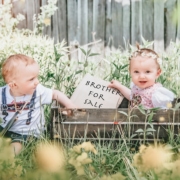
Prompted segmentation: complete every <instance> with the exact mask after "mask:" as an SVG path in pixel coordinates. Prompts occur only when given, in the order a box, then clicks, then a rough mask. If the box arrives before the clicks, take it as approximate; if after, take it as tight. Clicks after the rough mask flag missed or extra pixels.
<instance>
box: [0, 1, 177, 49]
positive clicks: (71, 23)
mask: <svg viewBox="0 0 180 180" xmlns="http://www.w3.org/2000/svg"><path fill="white" fill-rule="evenodd" d="M3 2H4V1H3V0H0V3H3ZM12 3H13V9H12V13H13V15H14V16H16V15H17V14H18V13H21V14H23V15H25V17H26V20H24V21H22V22H20V24H19V25H18V27H19V28H20V29H22V28H29V29H33V20H32V19H33V15H34V14H37V13H40V6H43V5H46V4H47V0H26V1H18V0H14V1H12ZM57 7H58V11H56V12H55V15H54V16H53V17H52V18H51V26H49V27H48V26H47V27H45V28H44V30H43V33H44V34H46V35H48V36H51V37H53V38H54V39H55V42H58V41H62V40H63V39H65V40H66V41H67V45H72V44H73V45H74V44H75V45H76V44H77V45H78V44H79V45H84V44H89V43H91V42H93V41H96V40H99V39H101V40H102V41H101V43H99V44H98V48H97V50H98V51H99V52H101V51H103V50H104V48H105V46H107V45H108V46H109V47H110V48H111V45H112V43H113V47H115V48H118V47H119V46H122V47H124V41H123V38H124V39H125V40H126V41H127V42H129V43H130V44H133V45H134V44H135V43H136V41H137V42H140V43H141V36H143V37H144V38H145V39H147V40H149V41H152V40H154V49H155V50H156V51H157V52H162V51H163V50H164V49H165V50H166V48H167V47H168V46H169V42H170V41H171V40H172V41H178V40H179V39H180V0H167V1H164V0H68V1H67V0H58V1H57ZM175 8H176V9H178V10H179V11H178V10H177V12H178V15H177V21H176V23H177V24H175V25H174V24H173V23H172V16H174V9H175ZM93 37H94V38H93ZM112 40H113V41H112ZM104 42H105V43H104ZM106 49H108V48H106Z"/></svg>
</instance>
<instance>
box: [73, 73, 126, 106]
mask: <svg viewBox="0 0 180 180" xmlns="http://www.w3.org/2000/svg"><path fill="white" fill-rule="evenodd" d="M108 84H109V82H107V81H104V80H102V79H99V78H96V77H93V76H91V75H89V74H86V76H85V77H84V78H83V80H82V81H81V83H80V84H79V85H78V87H77V88H76V90H75V92H74V93H73V95H72V97H71V100H72V101H73V102H74V104H76V105H77V106H78V107H79V108H116V107H118V106H119V104H120V103H121V101H122V100H123V96H122V94H121V93H120V92H119V91H118V90H116V89H112V88H109V87H108Z"/></svg>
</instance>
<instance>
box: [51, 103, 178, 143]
mask: <svg viewBox="0 0 180 180" xmlns="http://www.w3.org/2000/svg"><path fill="white" fill-rule="evenodd" d="M125 106H127V101H125V102H123V103H122V104H121V106H120V107H119V108H118V109H79V110H77V111H74V112H73V114H72V116H66V115H63V113H62V111H63V109H62V108H60V107H58V106H56V105H54V104H53V105H52V107H51V119H52V121H51V127H50V132H51V138H52V139H59V138H61V139H67V138H68V139H69V138H70V139H81V138H86V139H97V138H98V139H116V140H120V139H130V138H132V136H133V139H134V140H137V139H144V138H146V139H149V140H153V139H166V138H168V135H169V133H173V134H178V133H179V126H180V110H179V109H178V110H176V111H173V110H158V111H157V112H156V113H155V114H154V115H153V117H152V119H153V121H152V122H148V118H147V117H146V116H147V115H144V114H142V113H141V112H140V111H139V110H138V109H134V110H133V111H130V110H129V109H128V108H124V107H125ZM126 114H127V115H128V116H127V115H126ZM130 117H131V118H130ZM145 119H146V122H145ZM144 129H145V132H146V133H145V134H144V133H143V132H141V131H142V130H144Z"/></svg>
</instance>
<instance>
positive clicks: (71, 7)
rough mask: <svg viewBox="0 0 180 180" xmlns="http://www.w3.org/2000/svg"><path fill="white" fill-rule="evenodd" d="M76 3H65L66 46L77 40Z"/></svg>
mask: <svg viewBox="0 0 180 180" xmlns="http://www.w3.org/2000/svg"><path fill="white" fill-rule="evenodd" d="M76 9H77V2H76V1H67V23H68V44H69V45H71V44H72V43H73V41H74V40H77V30H78V29H77V11H76Z"/></svg>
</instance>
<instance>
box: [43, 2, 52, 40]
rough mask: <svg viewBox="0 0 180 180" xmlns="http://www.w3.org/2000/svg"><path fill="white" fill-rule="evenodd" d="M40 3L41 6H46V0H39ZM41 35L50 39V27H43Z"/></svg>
mask: <svg viewBox="0 0 180 180" xmlns="http://www.w3.org/2000/svg"><path fill="white" fill-rule="evenodd" d="M41 2H42V4H41V5H42V6H44V5H46V4H47V0H41ZM51 19H52V18H51ZM43 34H46V35H48V36H49V37H52V35H51V26H45V27H44V29H43Z"/></svg>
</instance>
